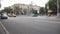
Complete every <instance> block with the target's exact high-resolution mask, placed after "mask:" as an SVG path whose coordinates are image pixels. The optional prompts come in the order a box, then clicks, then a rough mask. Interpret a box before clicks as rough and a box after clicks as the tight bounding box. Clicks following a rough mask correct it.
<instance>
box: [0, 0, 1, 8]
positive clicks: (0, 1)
mask: <svg viewBox="0 0 60 34" xmlns="http://www.w3.org/2000/svg"><path fill="white" fill-rule="evenodd" d="M0 8H1V0H0Z"/></svg>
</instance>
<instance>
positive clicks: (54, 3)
mask: <svg viewBox="0 0 60 34" xmlns="http://www.w3.org/2000/svg"><path fill="white" fill-rule="evenodd" d="M58 3H59V6H60V0H58ZM47 6H49V9H50V10H52V11H53V13H54V14H56V13H57V0H49V2H48V3H47V4H46V6H45V8H46V11H47V10H48V9H47ZM59 10H60V7H59Z"/></svg>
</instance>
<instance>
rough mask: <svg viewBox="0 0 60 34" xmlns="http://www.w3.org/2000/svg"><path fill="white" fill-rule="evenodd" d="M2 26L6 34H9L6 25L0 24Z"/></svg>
mask: <svg viewBox="0 0 60 34" xmlns="http://www.w3.org/2000/svg"><path fill="white" fill-rule="evenodd" d="M0 25H1V27H2V29H3V31H4V32H5V34H9V32H8V31H7V29H6V28H5V27H4V25H3V24H2V23H1V22H0Z"/></svg>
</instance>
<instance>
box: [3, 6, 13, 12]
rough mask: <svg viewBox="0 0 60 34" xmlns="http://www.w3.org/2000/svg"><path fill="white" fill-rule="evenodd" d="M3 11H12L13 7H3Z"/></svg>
mask: <svg viewBox="0 0 60 34" xmlns="http://www.w3.org/2000/svg"><path fill="white" fill-rule="evenodd" d="M3 11H4V12H7V13H11V12H13V9H12V8H11V7H5V8H4V9H3Z"/></svg>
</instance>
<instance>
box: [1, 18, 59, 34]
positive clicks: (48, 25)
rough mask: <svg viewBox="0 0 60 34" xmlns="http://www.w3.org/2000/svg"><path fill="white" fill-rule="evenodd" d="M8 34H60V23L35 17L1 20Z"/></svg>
mask: <svg viewBox="0 0 60 34" xmlns="http://www.w3.org/2000/svg"><path fill="white" fill-rule="evenodd" d="M1 22H2V24H3V25H4V26H5V28H6V29H7V30H8V32H9V33H10V34H60V33H59V32H60V21H58V20H50V19H42V18H35V17H31V18H30V17H10V18H9V19H1Z"/></svg>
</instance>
